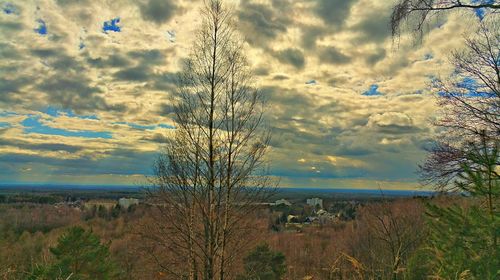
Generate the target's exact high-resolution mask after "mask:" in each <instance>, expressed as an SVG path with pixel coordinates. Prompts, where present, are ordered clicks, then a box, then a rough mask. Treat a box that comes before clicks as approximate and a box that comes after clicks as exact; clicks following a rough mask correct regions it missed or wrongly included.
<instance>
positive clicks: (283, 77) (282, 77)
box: [273, 74, 290, 81]
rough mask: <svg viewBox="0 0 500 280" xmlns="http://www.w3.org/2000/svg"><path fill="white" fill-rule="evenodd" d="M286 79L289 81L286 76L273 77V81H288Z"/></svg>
mask: <svg viewBox="0 0 500 280" xmlns="http://www.w3.org/2000/svg"><path fill="white" fill-rule="evenodd" d="M288 79H290V77H288V76H287V75H283V74H278V75H274V76H273V80H275V81H284V80H288Z"/></svg>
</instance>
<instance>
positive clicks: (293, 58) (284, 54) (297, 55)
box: [276, 48, 306, 69]
mask: <svg viewBox="0 0 500 280" xmlns="http://www.w3.org/2000/svg"><path fill="white" fill-rule="evenodd" d="M276 56H277V58H278V60H279V61H280V62H282V63H287V64H290V65H292V66H293V67H295V68H297V69H302V68H304V66H305V64H306V60H305V58H304V54H303V53H302V51H301V50H299V49H295V48H288V49H284V50H282V51H278V52H277V53H276Z"/></svg>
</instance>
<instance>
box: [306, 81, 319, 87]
mask: <svg viewBox="0 0 500 280" xmlns="http://www.w3.org/2000/svg"><path fill="white" fill-rule="evenodd" d="M316 84H317V82H316V80H309V81H307V82H306V85H312V86H314V85H316Z"/></svg>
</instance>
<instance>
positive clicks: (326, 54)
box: [319, 47, 352, 64]
mask: <svg viewBox="0 0 500 280" xmlns="http://www.w3.org/2000/svg"><path fill="white" fill-rule="evenodd" d="M319 58H320V61H321V62H326V63H331V64H346V63H349V62H351V60H352V59H351V57H349V56H347V55H345V54H343V53H341V52H340V51H339V50H337V49H336V48H335V47H325V48H322V49H321V50H320V51H319Z"/></svg>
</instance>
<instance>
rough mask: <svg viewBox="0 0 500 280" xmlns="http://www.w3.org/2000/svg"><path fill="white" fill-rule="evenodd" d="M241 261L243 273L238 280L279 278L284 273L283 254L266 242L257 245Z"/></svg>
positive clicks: (272, 279)
mask: <svg viewBox="0 0 500 280" xmlns="http://www.w3.org/2000/svg"><path fill="white" fill-rule="evenodd" d="M243 261H244V264H245V273H244V274H243V275H239V276H238V277H237V279H238V280H279V279H281V278H282V277H283V276H284V274H285V273H286V264H285V256H284V255H283V254H282V253H281V252H275V251H272V250H271V249H270V248H269V245H268V244H261V245H259V246H257V247H256V248H255V249H254V250H253V251H252V252H250V254H249V255H248V256H246V257H245V259H244V260H243Z"/></svg>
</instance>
